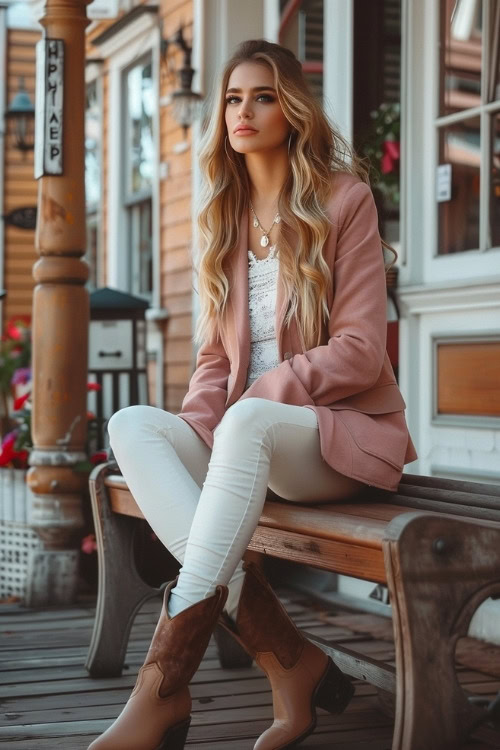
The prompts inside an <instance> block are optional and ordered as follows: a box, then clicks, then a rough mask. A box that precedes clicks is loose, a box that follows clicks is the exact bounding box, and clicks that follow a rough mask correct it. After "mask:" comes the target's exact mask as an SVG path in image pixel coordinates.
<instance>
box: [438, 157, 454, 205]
mask: <svg viewBox="0 0 500 750" xmlns="http://www.w3.org/2000/svg"><path fill="white" fill-rule="evenodd" d="M436 198H437V202H438V203H445V202H446V201H450V200H451V164H439V166H438V167H437V169H436Z"/></svg>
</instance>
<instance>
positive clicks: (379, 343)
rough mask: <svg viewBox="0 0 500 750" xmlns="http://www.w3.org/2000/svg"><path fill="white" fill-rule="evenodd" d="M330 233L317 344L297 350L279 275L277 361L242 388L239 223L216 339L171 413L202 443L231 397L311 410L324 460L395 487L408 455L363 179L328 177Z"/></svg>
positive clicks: (246, 342)
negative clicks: (327, 284)
mask: <svg viewBox="0 0 500 750" xmlns="http://www.w3.org/2000/svg"><path fill="white" fill-rule="evenodd" d="M327 212H328V215H329V217H330V220H331V230H330V233H329V235H328V238H327V240H326V243H325V247H324V257H325V260H326V262H327V263H328V265H329V267H330V268H331V270H332V273H333V278H334V293H333V294H330V298H329V299H328V307H329V310H330V320H329V325H328V329H327V328H326V327H325V328H324V332H323V338H322V342H321V345H320V346H317V347H314V348H312V349H309V350H307V351H303V349H302V347H301V345H300V338H299V335H298V330H297V326H296V323H295V321H294V320H293V321H292V323H291V325H290V327H286V328H285V327H284V325H283V320H284V317H285V312H286V310H285V304H284V303H285V299H284V289H283V287H282V284H281V280H280V279H281V277H280V273H278V289H277V302H276V325H275V328H276V340H277V344H278V351H279V359H280V364H279V365H278V367H276V368H274V369H272V370H269V371H268V372H266V373H264V374H263V375H261V376H260V377H259V378H257V380H255V381H254V382H253V383H252V385H251V386H250V387H249V388H247V390H246V391H244V387H245V384H246V378H247V369H248V364H249V358H250V326H249V315H248V254H247V251H248V219H247V211H243V213H242V218H241V225H240V234H239V243H238V247H237V248H236V252H235V254H234V255H233V256H232V259H233V262H232V263H231V265H230V269H229V271H228V279H229V284H230V290H231V291H230V295H229V299H228V305H227V308H226V312H225V314H224V318H223V322H222V329H221V340H219V341H218V342H217V343H214V342H210V343H205V344H203V346H201V347H200V349H199V352H198V356H197V362H196V370H195V372H194V374H193V376H192V377H191V380H190V382H189V390H188V392H187V394H186V396H185V398H184V400H183V402H182V407H181V412H180V413H179V416H180V417H181V418H182V419H184V420H185V421H186V422H187V423H188V424H189V425H191V427H192V428H193V429H194V430H195V431H196V433H197V434H198V435H199V436H200V437H201V438H202V439H203V440H204V441H205V443H206V444H207V445H208V446H209V447H210V448H211V447H212V446H213V430H214V429H215V427H216V426H217V425H218V424H219V422H220V420H221V419H222V417H223V415H224V412H225V411H226V409H228V407H230V406H231V404H234V403H235V401H238V400H240V399H244V398H251V397H259V398H266V399H270V400H271V401H279V402H281V403H285V404H294V405H297V406H305V407H307V408H309V409H313V411H315V412H316V415H317V419H318V427H319V434H320V444H321V454H322V457H323V459H324V460H325V461H326V462H327V463H328V464H329V465H330V466H332V467H333V468H334V469H336V470H337V471H339V472H341V473H342V474H345V475H347V476H350V477H354V478H355V479H359V480H361V481H362V482H365V483H366V484H369V485H373V486H375V487H381V488H383V489H387V490H393V491H395V490H396V489H397V486H398V483H399V480H400V478H401V474H402V472H403V466H404V464H406V463H409V462H410V461H414V460H415V459H416V458H417V453H416V451H415V447H414V445H413V443H412V440H411V438H410V435H409V433H408V428H407V425H406V420H405V416H404V410H405V408H406V404H405V402H404V400H403V397H402V396H401V393H400V391H399V388H398V386H397V383H396V380H395V377H394V373H393V370H392V366H391V363H390V361H389V357H388V355H387V352H386V336H387V308H386V305H387V302H386V299H387V298H386V282H385V271H384V261H383V254H382V249H381V242H380V235H379V232H378V216H377V209H376V207H375V202H374V199H373V195H372V192H371V190H370V188H369V187H368V185H366V184H365V183H364V182H362V181H361V180H360V179H359V178H357V177H354V176H352V175H350V174H348V173H344V172H337V173H335V174H334V175H332V192H331V196H330V199H329V202H328V205H327Z"/></svg>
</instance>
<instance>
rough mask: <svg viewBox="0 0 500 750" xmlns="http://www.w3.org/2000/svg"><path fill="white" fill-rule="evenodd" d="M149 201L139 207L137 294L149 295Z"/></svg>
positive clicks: (151, 275) (151, 273) (150, 247)
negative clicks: (138, 282) (138, 277)
mask: <svg viewBox="0 0 500 750" xmlns="http://www.w3.org/2000/svg"><path fill="white" fill-rule="evenodd" d="M152 229H153V228H152V225H151V201H145V202H144V203H142V204H141V206H140V230H139V232H140V233H139V276H140V285H139V290H138V291H139V294H151V292H152V290H153V253H152V246H151V235H152Z"/></svg>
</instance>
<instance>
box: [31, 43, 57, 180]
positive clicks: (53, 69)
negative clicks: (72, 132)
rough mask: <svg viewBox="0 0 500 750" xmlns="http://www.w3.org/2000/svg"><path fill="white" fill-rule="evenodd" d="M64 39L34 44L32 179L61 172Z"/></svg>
mask: <svg viewBox="0 0 500 750" xmlns="http://www.w3.org/2000/svg"><path fill="white" fill-rule="evenodd" d="M63 101H64V41H63V40H62V39H41V40H40V41H39V42H37V45H36V105H35V111H36V117H35V179H38V178H39V177H43V176H44V175H58V174H62V173H63Z"/></svg>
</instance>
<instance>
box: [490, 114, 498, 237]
mask: <svg viewBox="0 0 500 750" xmlns="http://www.w3.org/2000/svg"><path fill="white" fill-rule="evenodd" d="M490 221H491V243H492V245H493V247H500V113H499V112H497V113H495V114H493V115H492V117H491V203H490Z"/></svg>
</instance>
